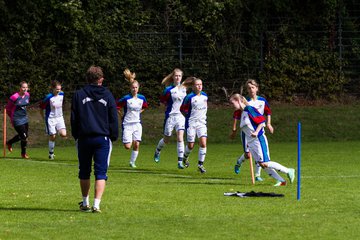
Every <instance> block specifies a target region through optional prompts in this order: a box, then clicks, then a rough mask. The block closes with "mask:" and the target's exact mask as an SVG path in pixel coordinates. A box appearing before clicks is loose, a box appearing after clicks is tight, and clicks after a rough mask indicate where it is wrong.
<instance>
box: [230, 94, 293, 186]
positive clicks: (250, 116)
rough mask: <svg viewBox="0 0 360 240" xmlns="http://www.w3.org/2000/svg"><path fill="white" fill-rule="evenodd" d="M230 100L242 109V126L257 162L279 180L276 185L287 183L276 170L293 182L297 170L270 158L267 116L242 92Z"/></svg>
mask: <svg viewBox="0 0 360 240" xmlns="http://www.w3.org/2000/svg"><path fill="white" fill-rule="evenodd" d="M230 102H231V103H232V104H233V106H234V108H235V109H236V110H241V111H242V112H241V118H240V128H241V131H242V132H243V133H244V134H245V138H246V142H247V145H248V148H249V150H250V153H251V155H252V156H253V158H254V160H255V162H256V163H257V164H259V165H260V166H261V167H262V168H263V169H264V171H265V172H266V173H268V174H269V176H270V177H272V178H274V179H275V180H276V181H277V182H276V184H275V185H274V186H276V187H278V186H285V185H286V181H285V179H284V178H282V177H281V176H280V175H279V174H278V173H277V172H276V171H279V172H282V173H285V174H287V176H288V178H289V180H290V183H293V182H294V179H295V170H294V169H293V168H287V167H284V166H283V165H281V164H280V163H277V162H273V161H271V160H270V153H269V146H268V141H267V138H266V136H265V134H264V126H265V122H266V119H265V117H264V116H263V115H262V114H260V113H259V111H258V110H257V109H256V108H254V107H252V106H250V105H249V103H248V101H247V100H246V99H245V98H244V97H243V96H241V95H240V94H234V95H232V96H231V98H230ZM275 170H276V171H275Z"/></svg>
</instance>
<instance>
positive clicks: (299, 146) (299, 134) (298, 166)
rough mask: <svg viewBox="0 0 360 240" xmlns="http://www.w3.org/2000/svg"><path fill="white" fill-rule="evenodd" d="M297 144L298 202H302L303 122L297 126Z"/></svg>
mask: <svg viewBox="0 0 360 240" xmlns="http://www.w3.org/2000/svg"><path fill="white" fill-rule="evenodd" d="M297 134H298V136H297V140H298V141H297V142H298V156H297V170H298V171H297V200H300V186H301V177H300V173H301V171H300V170H301V122H300V121H299V122H298V126H297Z"/></svg>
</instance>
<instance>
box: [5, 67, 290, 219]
mask: <svg viewBox="0 0 360 240" xmlns="http://www.w3.org/2000/svg"><path fill="white" fill-rule="evenodd" d="M86 74H87V75H86V76H87V80H88V85H87V86H85V87H84V88H83V89H81V90H78V91H77V92H76V93H75V94H74V96H73V99H72V104H71V105H72V106H71V127H72V129H71V131H72V136H73V137H74V139H75V140H76V146H77V149H78V159H79V179H80V185H81V192H82V196H83V201H82V202H80V203H79V205H80V210H81V211H85V212H87V211H88V212H101V211H100V201H101V196H102V193H103V191H104V189H105V181H106V180H107V169H108V166H109V162H110V155H111V149H112V142H113V141H116V140H117V138H118V129H117V128H118V123H117V122H118V116H119V117H120V118H121V121H120V122H121V129H122V131H121V133H122V136H121V137H122V138H121V140H122V143H123V145H124V148H125V149H127V150H130V149H132V150H131V155H130V160H129V166H130V167H131V168H136V167H137V166H136V160H137V157H138V155H139V148H140V142H141V139H142V123H141V113H142V112H143V111H144V110H145V109H146V108H147V107H148V103H147V100H146V98H145V96H143V95H142V94H140V93H139V90H140V83H139V81H138V80H136V79H135V78H136V74H135V73H134V72H131V71H130V70H129V69H125V70H124V76H125V79H126V81H128V83H129V90H130V93H129V94H127V95H125V96H123V97H120V98H118V100H115V101H114V99H115V98H113V97H112V98H113V99H111V97H110V98H109V96H112V94H111V93H110V92H109V91H108V90H107V89H106V88H105V87H103V86H102V82H103V81H104V77H103V73H102V69H101V68H100V67H97V66H91V67H90V68H89V69H88V71H87V73H86ZM182 79H183V71H182V70H181V69H179V68H175V69H174V70H173V71H172V72H171V73H170V74H169V75H167V76H166V77H165V78H164V79H163V80H162V82H161V83H162V85H164V87H165V88H164V90H163V92H162V94H161V95H160V103H161V104H163V105H164V106H165V117H164V124H163V132H162V135H163V137H162V138H161V139H160V140H159V142H158V143H157V145H156V147H155V151H154V158H153V160H154V161H155V163H160V157H161V151H162V150H163V148H164V147H165V146H166V145H167V144H168V143H169V142H170V139H171V136H172V134H173V132H174V131H175V133H176V146H177V167H178V168H179V169H184V168H188V167H189V166H190V161H189V156H190V153H191V152H192V150H193V149H194V146H195V142H196V139H198V144H199V150H198V159H197V160H198V161H197V168H198V170H199V172H200V173H201V174H204V173H206V169H205V166H204V162H205V157H206V152H207V151H206V150H207V149H206V144H207V125H206V124H207V123H206V121H207V110H208V96H207V94H206V93H205V92H204V91H203V81H202V80H201V79H199V78H196V77H187V78H186V79H185V80H184V81H182ZM245 88H246V89H247V92H248V96H247V97H244V96H242V95H240V94H238V93H235V94H233V95H232V96H230V103H231V104H232V105H233V107H234V113H233V119H234V121H233V125H232V134H231V135H230V137H231V138H235V136H236V135H240V137H241V139H242V145H243V151H244V152H243V154H242V155H241V156H240V157H239V158H238V159H237V160H236V163H235V165H234V172H235V174H239V173H240V170H241V166H242V164H243V162H244V161H245V160H246V159H250V160H251V159H254V160H255V163H256V169H255V179H256V181H263V179H262V178H261V176H260V174H261V169H263V170H264V171H265V172H266V173H267V174H268V175H269V176H270V177H272V178H274V179H275V180H276V183H275V185H274V186H285V185H286V184H287V182H286V180H285V179H284V178H282V177H281V176H280V174H279V173H278V172H281V173H285V174H286V175H287V177H288V178H289V181H290V183H292V182H293V181H294V178H295V170H294V169H292V168H287V167H285V166H283V165H281V164H280V163H277V162H274V161H271V160H270V152H269V146H268V141H267V137H266V135H265V127H266V128H267V130H268V131H269V132H270V133H273V132H274V129H273V127H272V125H271V109H270V106H269V103H268V102H267V100H266V99H265V98H263V97H260V96H258V95H257V93H258V90H259V86H258V84H257V82H256V81H255V80H253V79H249V80H248V81H247V82H246V83H245ZM63 101H64V93H63V91H62V86H61V83H60V82H58V81H53V82H52V83H51V87H50V93H49V94H47V95H46V96H45V98H44V99H43V100H42V101H40V106H39V108H40V113H41V116H42V117H43V119H44V122H45V130H46V133H47V134H48V136H49V140H48V149H49V153H48V154H49V155H48V156H49V159H51V160H53V159H55V139H56V135H57V134H58V135H60V136H61V137H62V138H64V139H66V138H67V132H66V126H65V121H64V116H63ZM29 102H30V94H29V92H28V83H27V82H21V83H20V88H19V91H18V92H16V93H14V94H13V95H11V96H10V98H9V100H8V103H7V106H6V109H7V114H8V115H9V117H10V120H11V123H12V125H13V127H14V129H15V130H16V132H17V135H15V136H14V137H13V138H11V139H10V140H8V141H7V142H6V145H7V148H8V150H9V151H10V152H12V151H13V144H14V143H16V142H18V141H20V142H21V157H22V158H24V159H29V158H30V157H29V155H28V154H27V152H26V146H27V138H28V116H27V112H26V106H28V105H29ZM116 112H117V114H116ZM84 114H85V115H86V116H84ZM85 123H86V124H85ZM238 127H239V129H240V133H239V134H237V128H238ZM185 133H186V144H185V140H184V135H185ZM99 137H100V138H99ZM88 144H91V145H94V147H92V149H91V151H90V150H89V148H88V147H87V145H88ZM99 145H101V147H99V149H98V151H97V150H96V149H97V148H98V146H99ZM250 156H252V158H250ZM92 161H94V174H95V200H94V206H93V207H92V208H90V206H89V196H88V193H89V188H90V182H89V181H90V172H91V162H92Z"/></svg>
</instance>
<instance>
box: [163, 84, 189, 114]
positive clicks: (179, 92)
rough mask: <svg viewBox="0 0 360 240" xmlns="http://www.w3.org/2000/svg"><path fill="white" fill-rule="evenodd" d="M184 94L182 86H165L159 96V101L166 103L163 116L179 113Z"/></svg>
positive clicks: (184, 89) (184, 90)
mask: <svg viewBox="0 0 360 240" xmlns="http://www.w3.org/2000/svg"><path fill="white" fill-rule="evenodd" d="M185 96H186V88H185V87H182V86H178V87H177V86H169V87H166V88H165V90H164V91H163V93H162V95H161V96H160V102H161V103H163V104H165V105H166V111H165V118H168V117H169V116H173V115H179V114H181V112H180V106H181V104H182V102H183V100H184V98H185Z"/></svg>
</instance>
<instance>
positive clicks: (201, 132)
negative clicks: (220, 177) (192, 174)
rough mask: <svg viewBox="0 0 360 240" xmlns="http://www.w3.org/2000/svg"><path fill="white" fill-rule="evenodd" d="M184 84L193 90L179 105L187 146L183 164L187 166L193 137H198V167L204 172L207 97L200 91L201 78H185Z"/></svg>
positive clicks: (192, 146) (193, 142) (193, 141)
mask: <svg viewBox="0 0 360 240" xmlns="http://www.w3.org/2000/svg"><path fill="white" fill-rule="evenodd" d="M183 85H184V86H186V87H187V86H192V89H193V92H191V93H190V94H188V95H187V96H186V97H185V99H184V101H183V103H182V105H181V107H180V111H181V113H182V114H183V115H184V116H185V119H186V120H185V128H186V135H187V143H188V144H187V146H186V148H185V153H184V160H183V164H184V165H186V166H189V161H188V157H189V154H190V153H191V151H192V150H193V148H194V145H195V138H196V137H197V138H198V139H199V145H200V147H199V158H198V159H199V161H198V169H199V171H200V172H201V173H205V172H206V170H205V168H204V165H203V164H204V161H205V156H206V142H207V126H206V113H207V108H208V97H207V95H206V93H204V92H203V91H202V89H203V85H202V80H201V79H199V78H195V77H189V78H187V79H186V80H185V81H184V83H183Z"/></svg>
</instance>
